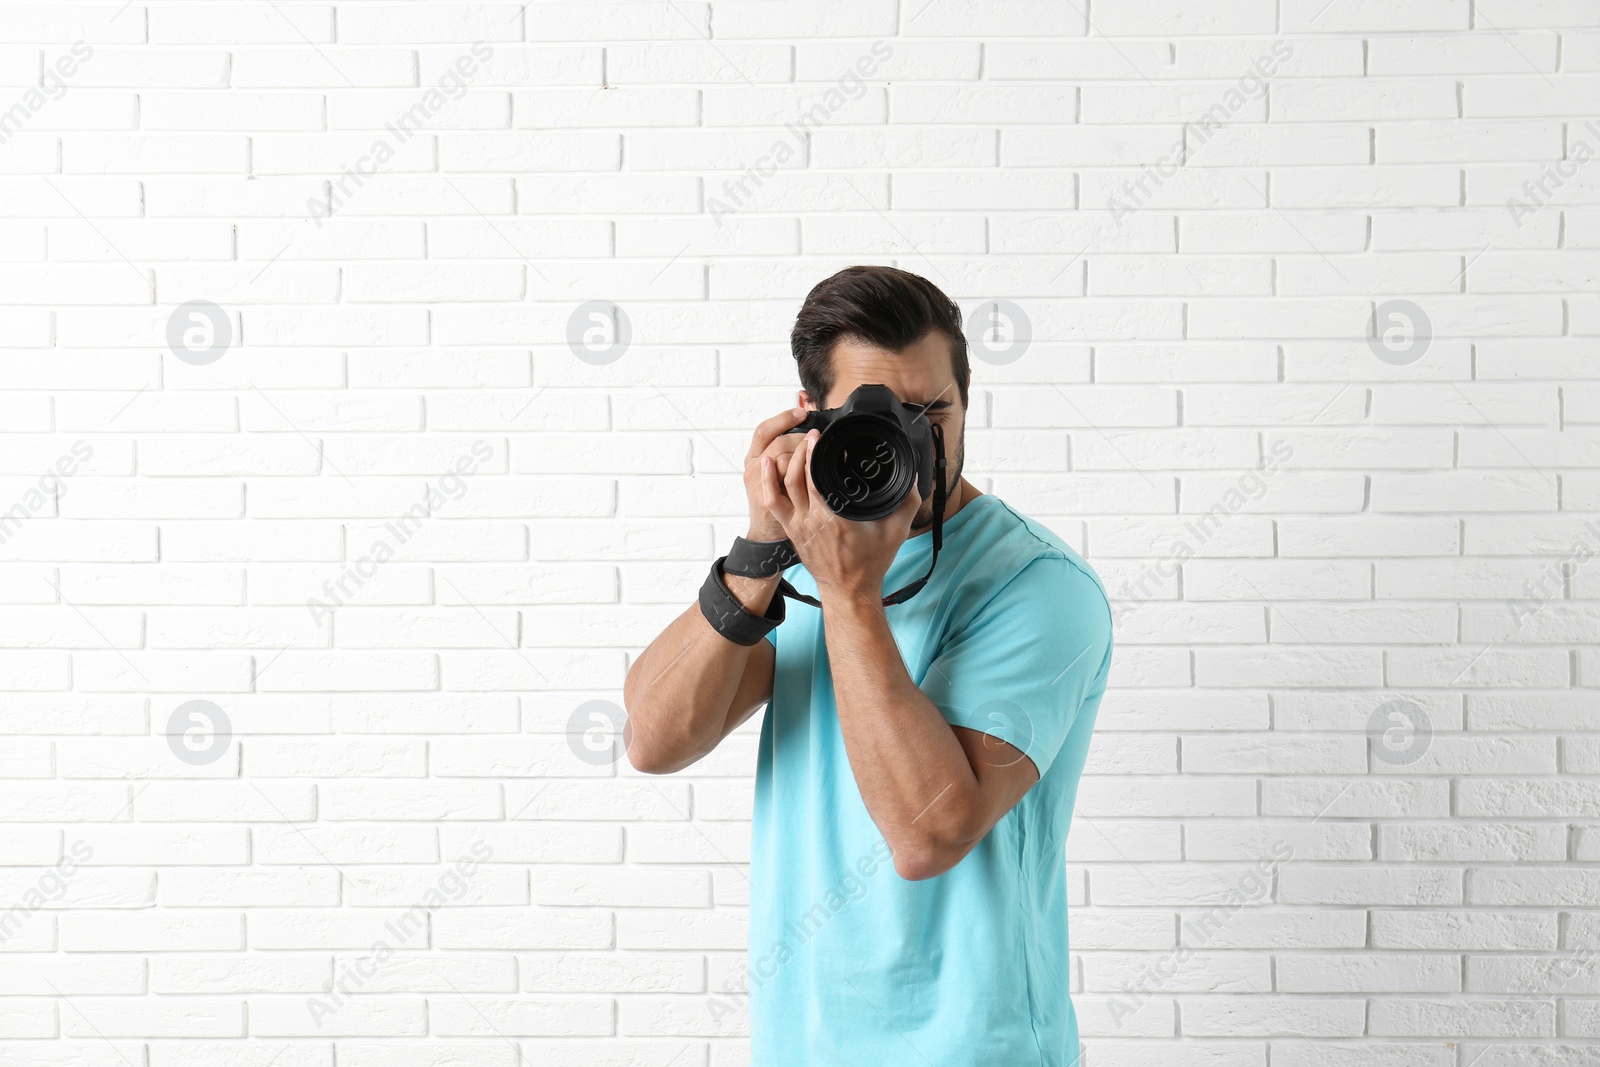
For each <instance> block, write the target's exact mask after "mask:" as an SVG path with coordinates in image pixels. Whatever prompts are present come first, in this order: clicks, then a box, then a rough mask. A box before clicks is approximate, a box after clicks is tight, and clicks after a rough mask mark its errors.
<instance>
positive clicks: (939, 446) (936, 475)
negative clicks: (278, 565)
mask: <svg viewBox="0 0 1600 1067" xmlns="http://www.w3.org/2000/svg"><path fill="white" fill-rule="evenodd" d="M933 456H934V459H933V558H932V559H930V560H929V561H928V573H926V574H924V575H923V576H922V577H921V578H918V579H917V580H916V581H914V582H912V583H911V584H910V585H908V586H906V587H905V588H904V589H897V590H895V591H894V592H893V593H890V594H889V595H888V596H886V597H884V598H883V606H884V607H886V608H887V607H891V606H893V605H895V604H904V603H905V602H906V601H908V600H910V599H911V598H912V597H914V596H916V595H917V594H918V593H920V592H921V591H922V587H923V586H925V585H927V584H928V579H929V578H932V577H933V568H934V567H936V566H938V564H939V549H941V548H943V547H944V506H945V503H946V499H947V497H948V494H947V492H946V491H945V484H944V473H945V460H944V431H943V430H942V429H941V428H940V427H939V426H938V424H935V425H934V426H933ZM766 543H769V544H770V543H771V542H766ZM783 544H789V542H787V541H785V542H783ZM735 547H737V542H736V543H735ZM793 547H794V546H793V545H790V548H791V550H792V549H793ZM795 558H796V560H798V559H799V556H798V554H797V555H796V557H795ZM784 597H788V598H789V599H791V600H798V601H800V603H802V604H810V605H811V606H812V607H814V608H820V607H822V601H820V600H818V599H817V598H816V597H812V596H807V595H806V594H804V593H802V592H800V590H798V589H796V588H795V587H794V586H792V585H790V584H789V579H787V578H780V579H779V580H778V595H777V596H775V597H773V598H772V599H773V602H774V603H777V602H778V601H781V600H782V599H783V598H784Z"/></svg>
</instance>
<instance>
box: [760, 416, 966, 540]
mask: <svg viewBox="0 0 1600 1067" xmlns="http://www.w3.org/2000/svg"><path fill="white" fill-rule="evenodd" d="M812 429H817V430H821V431H822V433H821V436H819V437H818V438H817V447H816V450H815V451H814V452H813V453H812V455H811V480H812V481H813V482H815V483H816V486H817V491H818V492H820V493H821V494H822V499H823V500H824V501H826V502H827V504H828V507H830V508H832V509H833V511H834V513H835V514H837V515H838V516H839V517H841V518H845V519H854V520H856V521H857V522H868V521H870V520H872V519H881V518H883V517H884V516H885V515H888V514H891V513H892V512H893V511H894V509H895V508H897V507H899V506H900V502H901V501H902V500H904V499H905V498H906V496H907V494H909V493H910V492H911V486H912V485H913V484H914V485H916V487H917V492H918V494H920V495H921V497H922V499H923V500H927V499H928V497H929V494H930V493H931V492H932V490H933V468H934V457H933V431H932V427H931V426H930V424H929V423H928V416H927V415H925V414H923V412H922V411H920V410H914V409H912V408H908V407H906V406H905V405H904V404H902V403H900V398H899V397H897V396H895V395H894V391H893V390H891V389H890V388H889V387H888V386H886V385H863V386H861V387H859V388H858V389H856V391H855V392H853V393H851V394H850V396H849V397H848V398H847V399H846V400H845V402H844V403H843V404H841V405H840V406H838V407H836V408H829V409H828V410H826V411H813V412H810V413H809V414H807V415H806V417H805V421H804V422H802V423H801V424H800V425H798V426H796V427H795V428H794V429H792V430H787V431H785V432H786V433H805V432H806V431H808V430H812Z"/></svg>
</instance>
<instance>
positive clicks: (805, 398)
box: [795, 389, 817, 411]
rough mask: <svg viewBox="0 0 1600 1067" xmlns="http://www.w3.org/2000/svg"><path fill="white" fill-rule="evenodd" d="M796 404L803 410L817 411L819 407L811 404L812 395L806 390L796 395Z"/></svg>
mask: <svg viewBox="0 0 1600 1067" xmlns="http://www.w3.org/2000/svg"><path fill="white" fill-rule="evenodd" d="M795 402H796V403H797V404H799V405H800V406H801V407H803V408H810V409H811V410H812V411H815V410H817V405H815V404H813V403H812V402H811V394H810V393H808V392H806V391H805V390H804V389H802V390H800V391H799V392H798V393H796V394H795Z"/></svg>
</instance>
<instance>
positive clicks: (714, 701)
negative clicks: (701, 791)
mask: <svg viewBox="0 0 1600 1067" xmlns="http://www.w3.org/2000/svg"><path fill="white" fill-rule="evenodd" d="M725 581H726V583H727V586H728V591H729V592H730V593H732V594H733V595H734V596H735V597H737V598H738V599H739V601H740V603H742V604H743V605H744V606H745V608H746V610H748V611H750V612H752V613H754V614H756V615H760V614H762V613H763V612H765V611H766V610H767V607H768V606H769V605H770V604H771V602H772V598H773V596H774V595H775V594H776V592H777V588H778V579H777V578H776V577H773V578H744V577H741V576H739V575H735V574H729V575H726V576H725ZM754 647H755V646H752V645H740V644H736V643H734V642H732V641H730V640H728V639H727V638H725V637H723V636H722V635H720V634H718V633H717V632H716V631H715V630H714V629H712V627H711V624H710V623H708V622H707V621H706V619H705V616H704V614H702V613H701V610H700V606H699V605H698V604H693V605H690V606H689V608H688V609H687V610H686V611H684V613H683V614H682V615H680V616H678V617H677V618H676V619H674V620H673V621H672V624H671V625H669V626H668V627H667V628H666V629H665V630H664V631H662V633H661V636H659V637H657V638H656V639H655V640H654V641H652V642H651V643H650V645H649V647H648V648H646V649H645V650H644V651H643V652H642V653H640V655H639V657H638V658H637V659H635V660H634V662H633V666H632V667H631V668H629V670H628V677H627V680H626V681H625V682H624V684H623V701H624V703H625V704H626V705H627V709H628V723H627V727H626V730H625V731H624V735H623V737H624V743H625V744H626V746H627V751H628V759H629V761H630V762H631V763H632V764H633V766H634V767H636V768H638V769H639V770H644V771H649V772H652V773H656V774H670V773H671V772H673V771H677V770H681V769H682V768H684V767H687V766H688V765H689V764H691V763H693V762H695V761H696V760H698V759H699V758H700V757H702V756H704V755H705V754H706V753H707V752H710V751H711V750H712V749H713V748H715V747H716V745H717V743H718V742H719V741H721V740H722V738H723V736H724V735H725V733H726V731H727V729H728V719H729V716H730V715H731V714H732V712H733V710H734V709H733V707H732V705H733V701H734V699H735V697H736V695H737V694H738V691H739V683H740V680H741V679H742V678H743V677H744V674H745V670H746V668H747V667H748V666H749V663H750V657H751V654H752V652H753V650H754Z"/></svg>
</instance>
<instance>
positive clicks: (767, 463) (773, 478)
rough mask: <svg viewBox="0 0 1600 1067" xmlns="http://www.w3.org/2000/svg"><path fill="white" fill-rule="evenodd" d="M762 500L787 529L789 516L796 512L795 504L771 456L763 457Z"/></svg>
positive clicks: (779, 523) (779, 522)
mask: <svg viewBox="0 0 1600 1067" xmlns="http://www.w3.org/2000/svg"><path fill="white" fill-rule="evenodd" d="M761 502H762V503H763V504H765V505H766V507H767V510H768V511H769V512H771V513H772V517H773V518H775V519H777V520H778V525H780V526H782V527H784V529H785V530H787V529H788V526H789V517H790V516H791V515H793V514H794V505H792V504H791V503H790V502H789V497H788V496H787V495H786V494H785V493H784V491H783V482H782V480H781V479H780V478H779V477H778V465H777V463H776V461H774V460H773V458H772V457H771V456H762V457H761Z"/></svg>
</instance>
